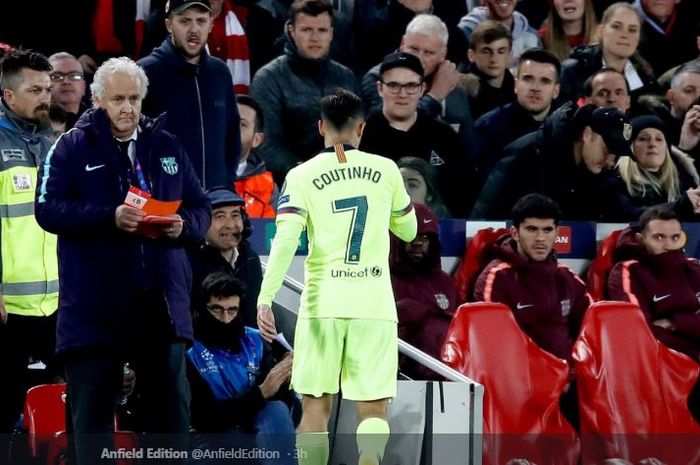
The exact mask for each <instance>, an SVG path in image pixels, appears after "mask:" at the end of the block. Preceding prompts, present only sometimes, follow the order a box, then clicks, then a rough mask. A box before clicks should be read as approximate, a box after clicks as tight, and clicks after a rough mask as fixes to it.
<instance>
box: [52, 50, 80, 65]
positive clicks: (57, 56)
mask: <svg viewBox="0 0 700 465" xmlns="http://www.w3.org/2000/svg"><path fill="white" fill-rule="evenodd" d="M58 60H75V61H78V59H77V58H76V57H75V55H73V54H70V53H68V52H56V53H54V54H53V55H51V56H50V57H49V63H55V62H57V61H58Z"/></svg>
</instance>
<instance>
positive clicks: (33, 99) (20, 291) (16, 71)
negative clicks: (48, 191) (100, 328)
mask: <svg viewBox="0 0 700 465" xmlns="http://www.w3.org/2000/svg"><path fill="white" fill-rule="evenodd" d="M50 72H51V65H50V64H49V62H48V60H47V59H46V57H45V56H44V55H41V54H40V53H36V52H33V51H32V50H13V51H10V52H9V53H8V54H7V55H6V56H5V58H4V59H3V60H2V62H0V89H2V98H1V99H0V153H2V158H1V159H0V172H2V176H0V186H1V187H2V188H1V189H0V192H1V194H0V203H2V204H3V205H4V206H5V207H4V208H5V209H6V210H5V212H4V213H3V215H2V216H3V218H2V223H3V226H2V232H3V234H2V249H1V250H0V265H1V266H2V291H1V292H0V351H1V353H2V354H3V373H4V375H3V381H2V382H0V454H4V455H2V456H4V457H7V441H8V440H9V435H10V433H11V432H12V430H13V426H14V423H15V422H16V421H17V419H18V418H19V415H20V412H21V411H22V405H23V403H24V395H25V393H26V392H27V388H29V387H30V386H28V383H29V382H30V380H29V373H28V371H27V364H28V360H29V357H36V358H37V359H40V360H42V361H43V362H44V363H46V364H47V366H48V367H49V371H50V372H51V374H52V375H53V374H58V373H59V371H58V370H57V367H56V366H55V364H54V363H53V362H54V356H53V351H54V346H55V341H56V309H57V308H58V264H57V262H56V237H55V236H54V235H52V234H47V233H46V232H44V231H43V230H42V229H41V228H40V227H39V225H38V224H37V222H36V220H35V219H34V202H33V199H34V189H36V187H37V179H38V176H37V171H38V168H39V166H38V165H39V164H40V163H41V162H42V161H43V160H44V158H45V157H46V155H47V153H48V151H49V147H50V146H51V141H50V140H49V136H50V135H51V126H50V124H49V102H50V100H51V78H50ZM44 382H51V378H50V377H49V378H48V379H46V380H45V381H44ZM2 456H0V457H2ZM0 461H2V459H0Z"/></svg>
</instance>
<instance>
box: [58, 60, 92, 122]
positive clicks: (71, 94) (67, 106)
mask: <svg viewBox="0 0 700 465" xmlns="http://www.w3.org/2000/svg"><path fill="white" fill-rule="evenodd" d="M49 63H51V67H52V68H53V71H52V72H51V82H53V89H52V90H51V103H55V104H56V105H58V106H59V107H61V108H62V109H63V110H65V111H66V112H68V113H71V114H72V117H70V118H69V120H70V121H69V123H68V125H67V126H68V129H70V128H72V127H73V124H75V122H76V121H78V118H79V117H80V115H82V114H83V112H84V111H85V110H87V109H88V105H87V104H86V103H85V101H84V99H83V98H84V97H85V76H84V75H83V68H82V67H81V66H80V62H79V61H78V60H77V59H76V58H75V57H74V56H73V55H71V54H70V53H67V52H58V53H54V54H53V55H51V56H50V57H49Z"/></svg>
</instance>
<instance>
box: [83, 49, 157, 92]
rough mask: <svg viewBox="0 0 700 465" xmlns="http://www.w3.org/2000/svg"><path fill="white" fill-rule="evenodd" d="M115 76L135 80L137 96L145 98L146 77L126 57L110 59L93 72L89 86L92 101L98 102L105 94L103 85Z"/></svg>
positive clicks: (141, 69) (137, 66) (146, 88)
mask: <svg viewBox="0 0 700 465" xmlns="http://www.w3.org/2000/svg"><path fill="white" fill-rule="evenodd" d="M115 74H126V75H127V76H130V77H132V78H134V79H135V80H136V82H138V84H139V95H140V96H141V98H142V99H143V98H145V97H146V91H147V90H148V77H146V73H145V72H144V70H143V68H141V67H140V66H139V65H137V64H136V62H135V61H134V60H132V59H131V58H128V57H119V58H110V59H109V60H107V61H105V62H104V63H102V64H101V65H100V67H99V68H97V71H95V77H94V78H93V79H92V84H90V92H92V98H93V100H99V99H100V98H101V97H102V95H103V94H104V92H105V84H106V82H107V79H108V78H109V77H110V76H114V75H115Z"/></svg>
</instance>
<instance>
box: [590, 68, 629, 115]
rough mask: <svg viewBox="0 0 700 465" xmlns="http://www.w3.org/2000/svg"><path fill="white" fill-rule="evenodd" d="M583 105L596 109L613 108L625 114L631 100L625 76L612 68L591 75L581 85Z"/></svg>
mask: <svg viewBox="0 0 700 465" xmlns="http://www.w3.org/2000/svg"><path fill="white" fill-rule="evenodd" d="M583 89H584V94H585V96H586V98H585V103H592V104H594V105H595V106H597V107H615V108H617V109H619V110H620V111H622V112H623V113H627V112H628V111H629V109H630V105H631V103H632V100H631V99H630V89H629V84H628V83H627V80H626V79H625V75H624V74H622V73H621V72H619V71H617V70H615V69H612V68H603V69H601V70H600V71H596V72H595V73H593V74H591V75H590V76H589V77H588V79H586V82H585V83H584V84H583Z"/></svg>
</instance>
